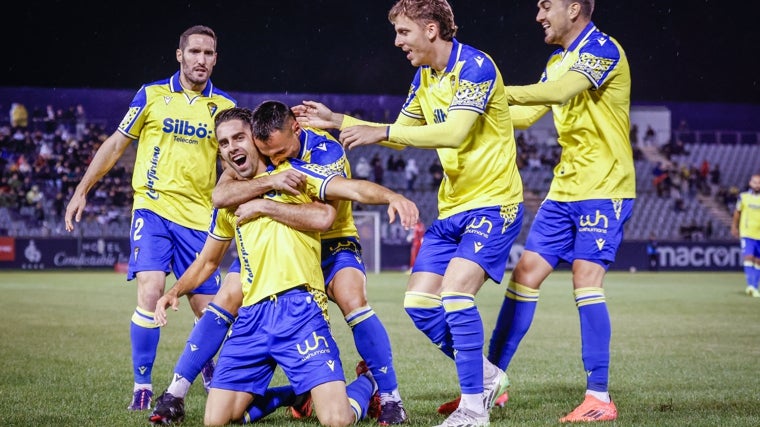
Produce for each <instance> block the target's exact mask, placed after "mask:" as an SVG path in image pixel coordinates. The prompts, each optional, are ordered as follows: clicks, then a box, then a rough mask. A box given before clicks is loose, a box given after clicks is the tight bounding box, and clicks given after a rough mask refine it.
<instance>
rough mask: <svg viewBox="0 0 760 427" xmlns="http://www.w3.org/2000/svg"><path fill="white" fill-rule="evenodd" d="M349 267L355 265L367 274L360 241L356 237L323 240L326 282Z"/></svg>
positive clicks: (323, 265) (323, 268)
mask: <svg viewBox="0 0 760 427" xmlns="http://www.w3.org/2000/svg"><path fill="white" fill-rule="evenodd" d="M347 267H353V268H355V269H357V270H359V271H361V272H362V273H363V274H364V275H365V276H366V275H367V271H366V269H365V268H364V261H363V260H362V247H361V245H360V244H359V241H358V240H356V238H354V237H338V238H335V239H325V240H322V274H323V275H324V276H325V284H328V283H330V282H331V281H332V279H333V277H335V274H336V273H338V272H339V271H340V270H342V269H344V268H347Z"/></svg>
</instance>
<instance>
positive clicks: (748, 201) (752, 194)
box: [731, 174, 760, 298]
mask: <svg viewBox="0 0 760 427" xmlns="http://www.w3.org/2000/svg"><path fill="white" fill-rule="evenodd" d="M731 234H732V235H733V236H734V237H739V238H740V239H741V246H742V254H743V255H744V275H745V277H746V278H747V289H746V290H745V291H744V292H745V293H746V294H747V295H749V296H752V297H755V298H760V291H758V290H757V285H758V281H760V174H754V175H752V177H750V179H749V189H748V190H747V191H745V192H743V193H740V194H739V199H738V200H737V201H736V209H735V210H734V216H733V221H731Z"/></svg>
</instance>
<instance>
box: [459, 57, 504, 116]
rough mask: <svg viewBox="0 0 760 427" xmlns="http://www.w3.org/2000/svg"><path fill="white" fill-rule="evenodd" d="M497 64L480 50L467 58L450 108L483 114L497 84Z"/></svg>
mask: <svg viewBox="0 0 760 427" xmlns="http://www.w3.org/2000/svg"><path fill="white" fill-rule="evenodd" d="M496 78H497V73H496V65H494V63H493V60H491V58H489V57H488V55H486V54H484V53H483V52H480V51H474V52H473V53H471V54H470V56H469V57H468V58H467V59H466V60H465V62H464V65H463V66H462V72H461V73H460V76H459V85H458V86H457V91H456V93H455V94H454V99H452V101H451V105H450V106H449V110H470V111H475V112H476V113H478V114H483V113H484V112H485V110H486V105H487V104H488V100H489V99H490V98H491V94H492V91H493V88H494V87H495V84H496Z"/></svg>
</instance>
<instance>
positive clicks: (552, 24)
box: [536, 0, 585, 49]
mask: <svg viewBox="0 0 760 427" xmlns="http://www.w3.org/2000/svg"><path fill="white" fill-rule="evenodd" d="M579 11H580V5H579V4H578V3H575V2H571V1H567V0H540V1H539V2H538V14H537V15H536V21H537V22H538V23H539V24H541V27H543V29H544V42H546V43H547V44H553V45H560V46H562V47H564V48H566V49H567V47H568V46H570V44H571V43H572V42H573V40H574V39H575V34H574V31H573V30H574V22H575V20H574V17H577V15H578V13H579ZM584 25H585V24H584Z"/></svg>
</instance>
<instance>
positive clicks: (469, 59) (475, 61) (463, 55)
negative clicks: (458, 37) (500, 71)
mask: <svg viewBox="0 0 760 427" xmlns="http://www.w3.org/2000/svg"><path fill="white" fill-rule="evenodd" d="M458 47H459V49H458V52H456V53H457V60H458V61H463V62H464V65H465V69H469V70H471V71H475V72H479V73H492V72H494V70H496V63H494V61H493V58H491V56H490V55H489V54H487V53H486V52H483V51H482V50H480V49H478V48H476V47H474V46H471V45H468V44H464V43H460V44H459V45H458ZM455 49H457V44H455Z"/></svg>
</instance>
